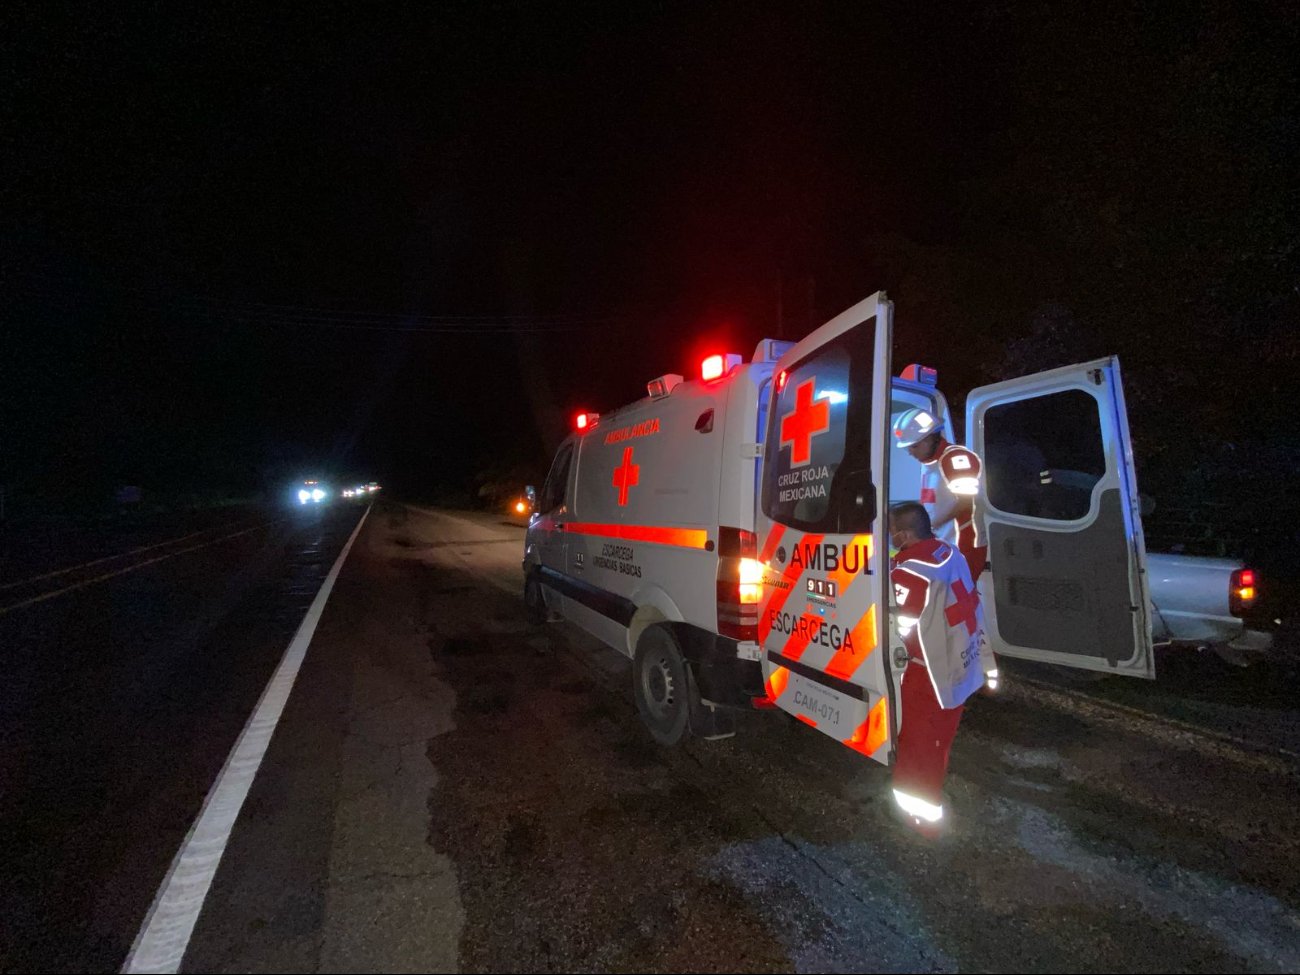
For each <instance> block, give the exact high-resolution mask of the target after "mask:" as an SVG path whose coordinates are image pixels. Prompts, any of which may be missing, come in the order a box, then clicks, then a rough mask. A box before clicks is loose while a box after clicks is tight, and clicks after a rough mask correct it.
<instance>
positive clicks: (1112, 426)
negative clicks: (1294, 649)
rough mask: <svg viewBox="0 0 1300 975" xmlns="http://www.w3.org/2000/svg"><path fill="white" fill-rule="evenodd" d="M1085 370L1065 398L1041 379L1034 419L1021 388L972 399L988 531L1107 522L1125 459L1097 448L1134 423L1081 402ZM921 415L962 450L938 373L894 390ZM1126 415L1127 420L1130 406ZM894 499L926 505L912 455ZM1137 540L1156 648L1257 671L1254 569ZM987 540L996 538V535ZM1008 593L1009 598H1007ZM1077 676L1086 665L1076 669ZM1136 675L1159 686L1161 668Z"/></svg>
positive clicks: (894, 407)
mask: <svg viewBox="0 0 1300 975" xmlns="http://www.w3.org/2000/svg"><path fill="white" fill-rule="evenodd" d="M1096 365H1098V366H1099V367H1101V368H1106V369H1113V373H1114V375H1116V376H1118V364H1117V363H1113V360H1112V361H1111V362H1110V363H1105V362H1099V363H1097V364H1096ZM1081 368H1084V367H1071V369H1068V370H1059V371H1060V372H1061V373H1062V374H1063V376H1062V380H1063V381H1062V382H1061V384H1060V388H1059V390H1053V389H1052V387H1051V385H1050V377H1051V375H1052V374H1051V373H1043V374H1039V376H1040V377H1042V378H1039V379H1036V380H1035V385H1034V386H1033V387H1032V388H1026V390H1025V399H1026V405H1027V401H1028V399H1029V398H1030V397H1031V396H1032V398H1033V406H1032V409H1030V408H1026V409H1023V410H1022V409H1019V406H1020V403H1019V402H1018V401H1017V400H1016V395H1017V385H1016V382H1017V381H1012V382H1010V383H999V384H996V385H993V386H986V387H983V388H982V389H978V390H974V391H973V392H972V393H971V394H970V396H969V397H968V399H967V404H966V410H967V415H966V445H967V446H968V447H970V448H971V449H972V450H974V451H975V452H976V453H977V454H979V455H980V456H981V457H982V458H983V460H984V465H985V481H986V483H985V503H984V508H985V516H986V527H987V524H988V523H989V522H994V521H996V522H1001V523H1005V524H1012V525H1020V526H1025V527H1028V528H1033V529H1035V530H1040V531H1051V530H1052V529H1053V528H1054V527H1056V526H1059V528H1060V530H1062V531H1069V530H1072V527H1067V526H1077V525H1079V524H1081V523H1084V521H1085V520H1086V519H1088V518H1096V517H1098V511H1097V508H1096V505H1095V504H1094V503H1093V501H1094V488H1095V487H1096V486H1097V485H1098V483H1099V482H1100V481H1101V480H1102V479H1103V477H1107V476H1109V477H1112V478H1113V477H1114V476H1115V472H1113V471H1111V472H1109V474H1108V472H1107V460H1106V455H1110V456H1112V457H1113V456H1114V455H1115V453H1116V452H1115V451H1111V450H1105V451H1103V450H1102V449H1100V448H1099V447H1098V446H1097V444H1099V443H1102V442H1104V441H1105V440H1106V439H1107V438H1109V437H1113V436H1120V435H1121V433H1122V436H1123V437H1124V438H1127V418H1126V417H1123V416H1117V417H1107V416H1105V415H1103V416H1102V417H1101V422H1100V423H1098V420H1097V414H1096V410H1095V407H1094V406H1093V405H1092V401H1091V400H1085V399H1084V398H1083V397H1082V396H1081V395H1078V391H1077V390H1073V389H1071V388H1070V381H1066V380H1071V381H1074V382H1076V383H1077V376H1078V375H1079V370H1080V369H1081ZM1066 374H1068V375H1066ZM912 407H922V408H926V409H930V410H932V411H933V412H935V413H936V415H939V416H942V417H943V419H944V423H945V427H946V430H947V431H948V436H949V439H951V440H954V442H955V441H956V436H955V431H954V427H953V424H952V415H951V413H950V411H949V408H948V402H947V399H946V398H945V397H944V395H943V393H942V392H940V391H939V390H938V388H937V374H936V372H935V370H933V369H929V368H926V367H923V366H918V365H912V366H908V367H907V368H906V369H904V370H903V372H902V375H901V376H899V377H898V378H896V379H894V380H893V384H892V394H891V404H890V412H891V414H892V415H893V416H894V417H897V416H898V415H899V414H900V413H902V412H903V411H904V410H907V409H909V408H912ZM1118 409H1119V411H1121V412H1122V410H1123V402H1122V398H1121V399H1120V400H1119V402H1118ZM895 453H896V454H902V452H901V451H896V452H895ZM1119 453H1121V454H1123V453H1125V452H1123V451H1121V452H1119ZM1128 460H1129V462H1131V458H1128ZM889 494H890V500H891V501H897V500H902V499H906V498H918V499H919V497H920V494H921V465H920V464H919V463H917V462H916V461H914V460H912V459H911V458H910V457H907V456H906V455H903V456H899V457H893V458H891V459H890V470H889ZM1137 534H1138V538H1137V540H1136V544H1137V546H1138V548H1139V550H1140V555H1141V557H1142V560H1143V561H1144V562H1145V572H1146V576H1147V581H1146V589H1147V591H1148V593H1149V601H1150V614H1149V615H1150V620H1151V636H1152V641H1153V643H1154V644H1155V645H1157V646H1172V647H1186V648H1189V649H1192V648H1208V649H1212V650H1214V651H1215V652H1216V653H1218V655H1219V656H1220V657H1222V658H1223V659H1224V660H1226V661H1228V662H1229V663H1233V664H1237V665H1244V664H1246V663H1249V662H1250V659H1251V658H1252V657H1253V656H1256V655H1258V654H1261V653H1263V652H1265V651H1267V650H1268V649H1269V648H1270V647H1271V645H1272V636H1271V634H1269V633H1266V632H1263V631H1261V630H1257V629H1252V628H1251V627H1250V626H1249V625H1248V623H1247V619H1248V617H1249V615H1250V610H1251V609H1252V608H1253V605H1254V603H1255V600H1256V594H1257V592H1258V585H1259V581H1258V579H1257V572H1256V571H1255V570H1254V569H1252V568H1249V567H1248V566H1246V565H1245V564H1244V563H1242V562H1240V561H1237V560H1234V559H1227V558H1210V557H1203V556H1194V555H1178V554H1165V553H1157V552H1152V553H1147V552H1145V546H1144V544H1143V541H1142V538H1141V528H1140V523H1139V524H1138V527H1137ZM985 537H986V538H988V537H989V534H988V532H987V531H986V532H985ZM998 563H999V553H998V552H997V550H996V548H995V547H991V548H990V552H989V565H990V568H989V571H988V572H987V573H986V574H985V575H984V576H983V577H982V578H981V585H980V588H981V592H984V594H985V603H986V605H987V604H988V603H989V602H995V600H994V599H992V598H990V597H992V596H993V593H992V591H991V590H992V588H993V586H994V585H995V584H997V583H995V581H994V580H995V579H996V578H997V573H998ZM1013 584H1014V583H1013ZM999 585H1002V584H999ZM986 590H989V591H986ZM998 593H999V595H1004V593H1003V592H1002V589H1001V588H1000V589H999V590H998ZM1044 659H1047V658H1044ZM1049 662H1050V661H1049ZM1072 666H1076V667H1077V666H1080V664H1079V663H1078V662H1077V661H1074V662H1073V663H1072ZM1084 666H1086V665H1084ZM1095 669H1096V670H1097V671H1098V672H1103V673H1104V672H1111V673H1114V672H1119V670H1118V669H1117V668H1115V666H1114V664H1113V663H1112V664H1111V665H1109V666H1107V665H1106V663H1105V662H1104V661H1101V660H1099V661H1098V666H1097V667H1096V668H1095ZM1143 670H1144V671H1145V672H1142V671H1143ZM1127 672H1128V673H1130V674H1132V675H1134V676H1147V677H1153V676H1154V662H1153V661H1148V662H1147V664H1146V665H1145V666H1144V667H1142V668H1140V669H1138V670H1136V671H1135V670H1132V669H1130V670H1128V671H1127Z"/></svg>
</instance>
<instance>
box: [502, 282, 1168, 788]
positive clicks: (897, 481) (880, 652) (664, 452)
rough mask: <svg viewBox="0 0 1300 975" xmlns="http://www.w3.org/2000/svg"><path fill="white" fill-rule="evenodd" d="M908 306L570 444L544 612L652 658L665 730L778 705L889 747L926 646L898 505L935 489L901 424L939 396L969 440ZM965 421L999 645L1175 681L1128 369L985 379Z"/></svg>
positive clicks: (640, 663) (552, 530)
mask: <svg viewBox="0 0 1300 975" xmlns="http://www.w3.org/2000/svg"><path fill="white" fill-rule="evenodd" d="M892 307H893V306H892V304H891V303H890V302H889V301H887V300H886V299H885V296H884V295H883V294H877V295H874V296H873V297H871V298H868V299H866V300H865V301H862V302H859V303H858V304H856V305H854V306H853V307H852V308H850V309H848V310H847V311H845V312H844V313H843V314H841V315H839V316H837V317H836V318H834V319H832V320H831V321H829V322H827V323H826V324H825V325H823V326H822V327H821V328H819V329H817V330H816V331H815V332H813V333H812V334H811V335H809V336H807V337H806V338H804V339H803V340H801V341H800V342H798V343H793V344H792V343H788V342H778V341H775V340H772V339H767V340H764V341H763V342H761V343H760V344H759V345H758V348H757V349H756V350H755V352H754V355H753V357H752V358H751V359H750V361H748V362H744V361H743V360H742V357H741V356H739V355H720V356H712V357H710V358H709V359H706V360H705V363H704V365H703V368H702V370H701V375H700V377H699V378H698V379H693V380H686V379H684V378H683V377H682V376H680V375H668V376H661V377H659V378H658V379H655V380H652V381H651V382H650V383H649V384H648V393H649V395H648V396H646V398H644V399H642V400H639V401H637V402H636V403H633V404H631V405H629V406H626V407H624V408H622V409H620V410H617V411H615V412H612V413H606V414H602V415H599V416H597V415H595V414H583V415H580V416H579V417H578V418H577V422H576V424H575V426H576V429H575V431H574V432H573V434H571V435H570V436H569V438H568V439H567V440H566V441H565V442H564V443H563V444H562V445H561V447H560V449H559V451H558V453H557V455H556V457H555V461H554V463H553V465H552V467H551V471H550V474H549V475H548V477H547V479H546V482H545V485H544V487H543V488H542V490H541V492H540V494H539V495H538V496H537V503H536V510H535V512H534V513H533V515H532V517H531V519H530V523H529V527H528V531H527V535H526V540H525V553H524V573H525V584H524V585H525V591H524V598H525V602H526V604H527V606H528V608H529V611H530V613H531V614H532V615H533V617H534V618H535V619H537V620H539V621H540V620H545V619H557V618H563V619H567V620H570V621H572V622H574V623H576V624H577V625H578V626H580V627H581V628H583V629H584V630H586V631H588V632H589V633H591V634H593V635H594V636H596V637H597V638H599V639H600V640H602V641H604V642H605V643H607V644H608V645H610V646H611V647H614V648H616V649H618V650H619V651H621V652H623V653H625V654H627V655H628V656H629V657H631V658H632V661H633V683H634V693H635V698H636V703H637V708H638V710H639V711H640V713H641V716H642V718H643V720H644V721H645V724H646V725H647V727H648V728H649V729H650V732H651V733H652V735H653V736H654V737H655V738H656V739H657V740H658V741H660V742H661V743H664V744H669V745H671V744H675V743H676V742H678V741H680V740H681V739H682V738H683V737H684V736H686V735H687V734H688V733H691V734H695V735H698V736H702V737H719V736H723V735H726V734H729V733H731V731H732V728H733V712H731V711H730V710H728V709H729V708H735V707H755V706H756V707H764V706H767V707H770V706H772V705H775V706H776V707H780V708H782V709H783V710H785V711H787V712H789V713H790V714H792V715H794V717H796V718H798V719H799V720H800V721H802V722H804V723H805V724H808V725H810V726H812V727H814V728H816V729H818V730H819V731H822V732H824V733H825V734H827V735H830V736H832V737H833V738H835V739H836V740H838V741H840V742H842V743H843V744H845V745H847V746H849V747H850V748H853V749H855V750H856V751H859V752H861V753H862V754H864V755H868V756H871V757H872V758H874V759H876V760H877V761H880V762H884V763H888V762H890V761H891V760H892V754H893V742H894V739H895V737H896V735H897V732H898V728H899V724H900V717H901V716H900V714H899V709H898V701H899V677H900V675H901V672H902V668H903V666H904V665H905V663H906V656H905V652H904V651H903V650H902V647H901V646H900V645H899V641H898V640H897V638H896V637H895V636H894V634H893V632H892V628H891V627H890V626H889V599H890V597H891V590H892V587H890V586H889V585H887V580H888V578H889V552H888V531H887V526H886V511H887V509H888V506H889V505H890V504H891V503H894V502H898V501H903V500H917V499H918V498H919V497H920V490H921V473H922V469H921V465H920V464H919V463H917V462H916V461H915V460H913V459H912V458H911V457H910V456H908V455H907V453H906V452H905V451H901V450H891V446H890V442H891V437H890V429H891V426H892V421H893V417H895V416H897V415H898V414H900V413H902V412H903V411H904V410H906V409H908V408H910V407H913V406H924V407H925V408H927V409H929V410H931V411H932V412H934V413H935V415H937V416H940V417H943V418H944V420H945V423H946V430H947V432H948V435H949V436H950V437H951V436H952V424H951V416H950V414H949V410H948V405H947V402H946V400H945V399H944V397H943V395H942V394H941V393H940V392H939V391H938V390H937V389H936V388H935V384H934V373H933V371H932V370H927V369H923V368H920V367H916V366H909V367H908V369H906V370H904V373H903V375H902V376H900V377H898V378H893V377H892V376H891V368H890V349H891V344H892ZM966 429H967V430H968V431H969V437H968V441H969V446H970V447H971V448H972V449H973V450H975V451H976V452H977V453H978V454H980V455H981V457H983V458H984V463H985V476H986V482H987V485H988V487H987V494H986V497H985V498H984V502H985V503H984V504H983V505H982V507H983V509H984V513H983V514H984V528H985V532H986V534H985V537H986V538H987V539H988V542H989V560H990V569H989V571H986V572H985V573H984V575H983V576H982V577H981V580H980V590H981V594H982V596H983V598H984V602H985V607H986V616H987V625H988V628H989V631H990V638H991V640H992V642H993V648H994V650H995V651H996V652H997V653H999V654H1003V655H1006V656H1009V657H1023V658H1028V659H1033V660H1039V661H1046V662H1051V663H1057V664H1065V665H1068V666H1072V667H1079V668H1083V669H1088V670H1096V671H1104V672H1109V673H1119V674H1130V675H1136V676H1145V677H1151V676H1154V670H1153V656H1152V639H1151V622H1150V618H1149V610H1148V598H1147V592H1146V585H1147V583H1146V577H1145V574H1144V561H1145V551H1144V547H1143V540H1142V527H1141V521H1140V517H1139V510H1138V503H1139V502H1138V494H1137V489H1136V483H1135V480H1134V475H1133V464H1132V455H1131V450H1130V446H1129V434H1128V423H1127V418H1126V414H1125V410H1124V398H1123V391H1122V389H1121V385H1120V375H1119V365H1118V362H1117V361H1116V360H1114V359H1106V360H1099V361H1096V362H1091V363H1085V364H1082V365H1078V366H1071V367H1067V368H1063V369H1056V370H1052V371H1050V372H1046V373H1040V374H1038V375H1034V376H1029V377H1026V378H1023V379H1019V380H1014V381H1011V382H1004V383H999V384H997V385H993V386H986V387H983V388H981V389H976V390H974V391H973V392H971V393H970V395H969V397H968V399H967V424H966ZM1049 471H1054V472H1058V473H1057V475H1056V476H1052V477H1047V473H1048V472H1049ZM1066 475H1068V476H1066Z"/></svg>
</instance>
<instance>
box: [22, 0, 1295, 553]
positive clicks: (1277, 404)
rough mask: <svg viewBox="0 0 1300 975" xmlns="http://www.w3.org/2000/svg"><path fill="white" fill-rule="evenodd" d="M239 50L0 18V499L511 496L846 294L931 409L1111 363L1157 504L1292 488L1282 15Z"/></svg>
mask: <svg viewBox="0 0 1300 975" xmlns="http://www.w3.org/2000/svg"><path fill="white" fill-rule="evenodd" d="M269 6H270V5H256V6H254V5H247V4H245V5H238V6H231V7H218V6H216V5H203V6H196V7H190V6H182V5H173V4H149V5H145V4H137V5H130V4H112V5H95V6H87V5H77V6H76V7H75V8H74V7H71V6H68V7H62V6H57V5H50V4H44V3H42V4H32V3H29V4H11V5H8V7H7V9H6V11H5V13H4V14H3V17H4V23H3V24H0V78H2V79H3V87H4V94H3V95H2V96H0V98H2V99H3V114H2V115H0V125H2V126H3V169H4V179H3V189H2V190H0V193H2V195H0V201H2V203H3V213H4V219H3V222H2V223H0V296H3V306H4V312H3V316H4V317H3V320H4V322H5V325H4V331H5V340H4V346H5V350H6V356H5V360H4V362H3V365H0V380H2V381H3V389H4V394H3V401H2V404H0V405H2V409H3V414H2V416H0V422H2V423H3V427H2V430H3V449H2V453H0V482H3V483H6V484H8V485H10V490H11V491H13V492H17V493H26V494H27V495H28V496H32V497H36V496H39V497H48V498H80V499H82V500H86V499H93V498H95V497H99V496H102V495H104V494H105V493H106V492H108V491H110V490H111V488H112V486H113V485H116V484H122V483H128V484H140V485H144V486H146V489H148V490H155V491H168V490H183V489H188V488H191V487H193V486H194V485H196V484H200V483H202V484H214V485H219V486H221V487H222V488H223V489H228V490H231V491H242V490H253V489H265V488H270V487H273V486H275V485H276V484H277V483H279V482H281V481H283V480H284V479H286V478H289V477H293V476H297V475H299V474H300V473H309V472H311V471H313V470H315V471H319V472H321V473H322V474H325V475H327V476H328V475H329V474H331V473H344V472H346V473H348V474H349V475H350V476H363V475H364V476H367V477H374V478H376V479H380V480H383V481H385V482H386V483H388V484H389V485H391V486H394V487H396V488H397V489H399V490H400V491H402V492H404V493H406V494H409V495H418V496H430V495H432V494H433V493H436V492H437V491H439V490H446V489H451V488H456V489H466V490H472V489H473V488H474V487H475V486H476V483H477V481H478V480H481V479H482V478H483V477H485V476H487V475H488V474H490V473H492V472H493V470H494V469H495V470H496V471H497V473H498V474H502V473H504V474H507V475H509V474H510V472H511V468H514V467H516V466H517V467H519V470H520V471H521V472H530V473H531V474H532V476H535V477H540V475H541V474H542V473H544V470H545V463H546V458H547V456H548V454H549V451H550V449H551V448H552V447H553V446H554V443H555V441H556V439H557V438H558V437H559V435H560V432H561V428H562V424H563V422H564V419H565V418H566V417H567V416H568V415H569V414H570V412H571V411H572V410H574V409H576V408H578V407H590V408H594V409H611V408H613V407H615V406H618V405H620V404H622V403H624V402H627V401H629V400H632V399H634V398H636V397H638V396H639V395H641V394H642V393H643V391H644V384H645V381H646V380H648V379H650V378H652V377H654V376H656V375H659V374H661V373H664V372H684V373H687V374H688V375H690V374H692V373H693V372H694V371H695V370H696V369H697V368H698V365H697V363H698V359H699V357H700V356H701V355H702V354H703V353H704V352H705V351H709V350H717V349H719V348H721V347H723V346H726V347H727V348H730V349H734V350H736V351H741V352H744V353H745V354H746V355H748V354H749V353H750V351H752V349H753V347H754V345H755V344H756V342H757V341H758V340H759V339H760V338H762V337H763V336H765V335H778V334H784V336H785V337H787V338H797V337H799V336H801V335H803V334H804V333H805V332H806V331H808V330H809V328H810V327H812V326H813V325H815V324H818V323H820V322H821V321H823V320H825V319H826V318H828V317H830V316H831V315H834V314H835V313H837V312H839V311H840V310H842V309H843V308H844V307H846V306H847V305H849V304H851V303H853V302H855V301H857V300H859V299H860V298H863V297H865V296H867V295H868V294H870V293H872V292H873V291H876V290H878V289H881V288H884V289H886V290H887V291H888V292H889V293H890V296H891V297H892V298H893V299H894V300H895V302H896V310H897V317H896V333H897V340H896V349H895V360H896V362H897V363H898V364H900V365H901V364H903V363H906V362H908V361H912V360H913V359H921V360H923V361H925V362H927V363H930V364H933V365H935V366H937V367H938V368H939V372H940V383H941V385H942V386H943V387H944V388H945V390H946V391H947V392H948V393H949V395H950V397H951V398H953V399H954V400H956V401H958V402H960V400H961V397H962V395H963V394H964V392H965V391H966V390H967V389H968V388H970V387H971V386H973V385H975V384H978V383H980V382H984V381H989V380H990V379H994V378H1003V377H1007V376H1011V375H1015V374H1019V373H1024V372H1032V371H1036V370H1038V369H1042V368H1046V367H1049V366H1053V365H1059V364H1063V363H1065V362H1068V361H1074V360H1076V359H1078V358H1081V357H1084V356H1091V355H1098V354H1106V353H1111V352H1116V353H1118V354H1120V356H1121V359H1122V362H1123V364H1124V367H1125V374H1126V379H1127V386H1128V395H1129V406H1130V414H1131V417H1132V424H1133V428H1134V432H1135V437H1136V438H1137V442H1138V450H1139V455H1140V457H1139V459H1140V462H1141V464H1142V466H1141V467H1140V468H1139V474H1140V477H1141V478H1142V482H1143V486H1144V489H1152V490H1156V491H1158V492H1159V495H1160V496H1161V497H1162V498H1172V499H1182V500H1189V499H1197V498H1199V499H1202V500H1203V499H1206V498H1208V499H1210V500H1213V501H1214V502H1216V503H1220V504H1226V505H1229V506H1231V505H1233V504H1234V498H1236V497H1237V496H1238V495H1237V493H1236V492H1239V491H1242V490H1245V488H1244V487H1243V485H1248V484H1251V483H1252V482H1254V483H1257V482H1258V481H1259V479H1262V478H1268V477H1272V478H1274V479H1276V478H1277V473H1278V472H1279V471H1286V472H1288V476H1287V478H1286V480H1287V481H1288V482H1289V481H1290V480H1291V479H1292V474H1293V472H1294V470H1295V469H1296V466H1297V461H1298V460H1300V450H1298V449H1297V434H1296V431H1295V424H1294V413H1295V410H1294V406H1293V405H1292V402H1293V401H1292V400H1291V397H1290V394H1291V393H1292V392H1294V388H1295V387H1296V386H1297V384H1296V383H1295V382H1294V380H1293V378H1292V376H1293V375H1294V373H1295V370H1296V369H1297V368H1298V367H1300V361H1298V360H1300V355H1298V350H1300V344H1298V342H1297V329H1296V324H1297V292H1296V282H1297V281H1298V280H1300V276H1298V275H1297V270H1298V269H1297V261H1298V252H1297V242H1298V241H1300V232H1298V230H1297V213H1300V209H1298V208H1297V202H1298V201H1297V194H1296V190H1297V183H1296V179H1297V172H1300V168H1298V167H1297V162H1300V158H1298V156H1300V154H1298V153H1297V147H1298V145H1300V137H1298V133H1297V125H1298V121H1297V120H1298V118H1300V114H1298V112H1297V109H1298V107H1300V103H1298V101H1297V80H1296V69H1295V66H1294V63H1293V56H1294V53H1295V51H1296V50H1300V44H1298V43H1297V42H1298V41H1300V18H1298V16H1297V15H1296V13H1295V12H1294V5H1293V4H1289V3H1281V2H1279V3H1253V4H1227V3H1202V4H1197V3H1187V4H1160V5H1117V4H1110V3H1100V4H1071V5H1050V6H1049V5H1045V4H1035V3H1025V4H1018V3H985V4H957V5H953V6H952V7H950V8H945V9H940V8H931V9H929V10H928V11H927V14H926V15H925V16H920V15H918V14H917V13H916V12H915V10H914V6H915V5H910V4H869V3H855V4H826V5H823V4H814V3H799V4H788V5H768V4H762V3H745V4H735V5H733V4H673V3H644V4H602V5H594V4H593V5H581V6H572V5H566V6H565V7H563V8H561V7H558V6H557V7H555V8H551V7H550V6H549V5H541V4H492V3H475V4H457V3H439V4H428V5H425V4H407V5H403V6H402V7H400V8H398V7H381V6H379V5H371V4H367V5H358V6H355V7H349V8H344V7H336V6H333V5H328V4H312V5H302V6H298V7H295V8H293V9H290V10H286V11H284V12H278V11H276V10H271V9H269ZM24 8H25V9H24ZM1157 8H1158V9H1157ZM1189 471H1193V472H1194V474H1191V475H1189ZM1279 495H1280V496H1281V498H1282V500H1281V504H1280V508H1282V509H1285V508H1286V506H1287V505H1290V506H1292V508H1295V507H1296V495H1295V488H1293V487H1290V486H1289V484H1288V485H1287V486H1284V487H1282V488H1281V489H1280V491H1279ZM1274 510H1277V507H1275V509H1274ZM1295 523H1296V521H1295V520H1294V519H1292V520H1291V521H1290V524H1292V525H1294V524H1295ZM1292 531H1294V529H1292Z"/></svg>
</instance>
